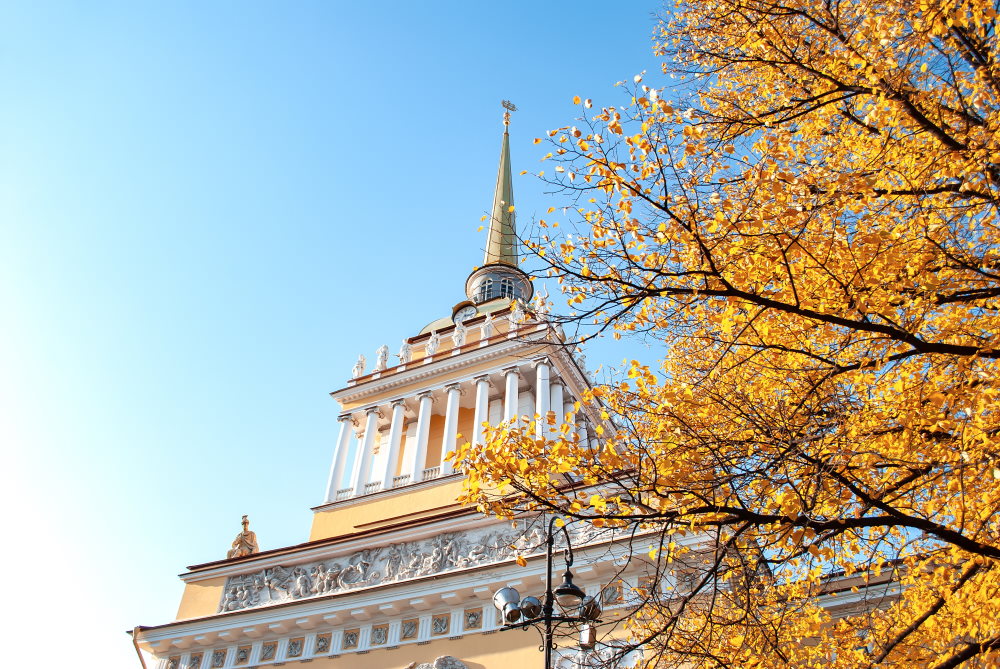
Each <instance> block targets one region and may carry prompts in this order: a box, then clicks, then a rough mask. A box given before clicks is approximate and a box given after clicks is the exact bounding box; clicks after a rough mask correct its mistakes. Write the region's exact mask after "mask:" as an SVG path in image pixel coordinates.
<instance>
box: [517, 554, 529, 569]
mask: <svg viewBox="0 0 1000 669" xmlns="http://www.w3.org/2000/svg"><path fill="white" fill-rule="evenodd" d="M514 562H516V563H517V566H518V567H526V566H528V561H527V560H525V559H524V558H523V557H521V556H520V555H518V556H517V557H516V558H514Z"/></svg>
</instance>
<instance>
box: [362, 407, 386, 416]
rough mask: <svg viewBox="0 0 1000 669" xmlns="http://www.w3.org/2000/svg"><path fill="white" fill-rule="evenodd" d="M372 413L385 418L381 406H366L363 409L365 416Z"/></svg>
mask: <svg viewBox="0 0 1000 669" xmlns="http://www.w3.org/2000/svg"><path fill="white" fill-rule="evenodd" d="M372 414H375V415H376V416H378V417H379V418H385V415H384V414H383V413H382V407H368V408H367V409H365V415H366V416H371V415H372Z"/></svg>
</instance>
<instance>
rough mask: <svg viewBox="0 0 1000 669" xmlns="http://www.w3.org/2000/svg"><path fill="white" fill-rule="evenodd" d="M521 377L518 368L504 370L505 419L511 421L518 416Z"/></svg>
mask: <svg viewBox="0 0 1000 669" xmlns="http://www.w3.org/2000/svg"><path fill="white" fill-rule="evenodd" d="M518 378H520V375H519V374H518V373H517V367H510V368H508V369H505V370H504V387H505V392H504V398H503V419H504V420H505V421H508V420H510V419H511V418H514V417H515V416H517V382H518Z"/></svg>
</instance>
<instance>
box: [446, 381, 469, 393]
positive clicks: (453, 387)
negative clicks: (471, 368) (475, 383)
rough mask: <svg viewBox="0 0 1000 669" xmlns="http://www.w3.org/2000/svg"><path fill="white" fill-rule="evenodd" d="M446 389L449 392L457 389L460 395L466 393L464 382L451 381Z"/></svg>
mask: <svg viewBox="0 0 1000 669" xmlns="http://www.w3.org/2000/svg"><path fill="white" fill-rule="evenodd" d="M444 389H445V390H446V391H448V392H449V393H450V392H451V391H453V390H457V391H458V393H459V394H460V395H464V394H465V390H463V389H462V384H461V383H460V382H456V383H449V384H448V385H446V386H445V387H444Z"/></svg>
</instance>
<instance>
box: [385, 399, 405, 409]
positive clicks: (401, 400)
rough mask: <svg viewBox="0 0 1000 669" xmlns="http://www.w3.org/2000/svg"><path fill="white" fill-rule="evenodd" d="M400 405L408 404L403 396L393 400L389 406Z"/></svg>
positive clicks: (393, 407)
mask: <svg viewBox="0 0 1000 669" xmlns="http://www.w3.org/2000/svg"><path fill="white" fill-rule="evenodd" d="M400 406H406V400H404V399H403V398H400V399H398V400H393V401H392V402H390V403H389V407H390V408H392V409H395V408H396V407H400Z"/></svg>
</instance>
